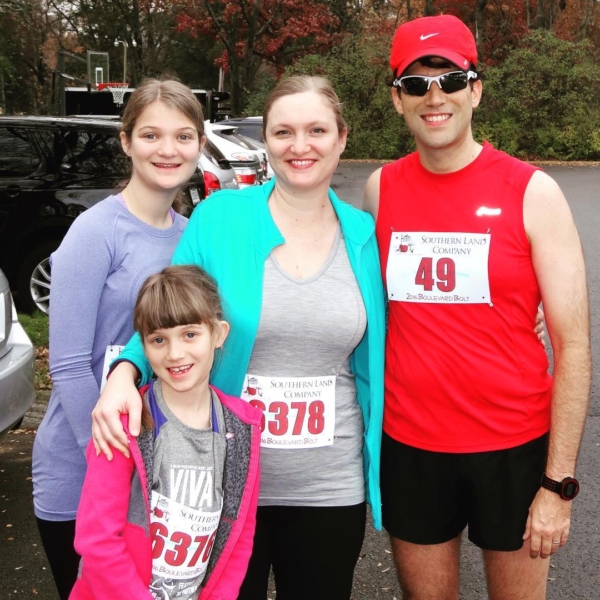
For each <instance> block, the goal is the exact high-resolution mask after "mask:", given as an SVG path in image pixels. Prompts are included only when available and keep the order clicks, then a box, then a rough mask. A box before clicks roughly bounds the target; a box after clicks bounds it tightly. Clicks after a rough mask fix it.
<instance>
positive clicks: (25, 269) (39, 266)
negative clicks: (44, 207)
mask: <svg viewBox="0 0 600 600" xmlns="http://www.w3.org/2000/svg"><path fill="white" fill-rule="evenodd" d="M60 242H61V240H50V241H47V242H44V243H42V244H40V245H39V246H37V247H36V248H34V249H33V250H32V251H31V252H30V253H29V254H28V255H27V256H25V258H24V259H23V261H22V262H21V266H20V267H19V275H18V279H17V292H18V305H19V308H20V309H21V310H22V311H23V312H26V313H29V314H31V313H34V312H35V311H37V310H40V311H42V312H44V313H46V314H48V311H49V309H50V279H51V272H50V255H51V254H52V253H53V252H54V251H55V250H56V249H57V248H58V247H59V246H60Z"/></svg>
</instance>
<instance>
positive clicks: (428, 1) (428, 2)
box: [425, 0, 435, 17]
mask: <svg viewBox="0 0 600 600" xmlns="http://www.w3.org/2000/svg"><path fill="white" fill-rule="evenodd" d="M434 14H435V8H434V6H433V0H425V16H426V17H432V16H433V15H434Z"/></svg>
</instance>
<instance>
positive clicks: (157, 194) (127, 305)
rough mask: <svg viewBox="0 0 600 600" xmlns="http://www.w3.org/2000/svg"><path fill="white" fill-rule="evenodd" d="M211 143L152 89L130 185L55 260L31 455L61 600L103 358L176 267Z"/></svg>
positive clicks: (138, 100) (134, 145) (175, 96)
mask: <svg viewBox="0 0 600 600" xmlns="http://www.w3.org/2000/svg"><path fill="white" fill-rule="evenodd" d="M204 142H205V138H204V117H203V114H202V107H201V106H200V104H199V102H198V101H197V99H196V98H195V97H194V95H193V94H192V93H191V91H190V90H189V89H188V88H187V87H185V86H184V85H182V84H180V83H178V82H175V81H157V80H148V81H146V82H144V83H143V84H142V85H141V86H140V87H138V88H137V90H136V91H135V92H134V93H133V94H132V96H131V98H130V100H129V102H128V104H127V107H126V108H125V112H124V114H123V128H122V132H121V143H122V146H123V150H124V152H125V153H126V155H127V156H128V157H129V158H130V160H131V167H132V168H131V178H130V180H129V182H128V183H127V185H126V186H125V188H124V189H123V191H122V192H121V193H119V194H116V195H114V196H110V197H109V198H107V199H106V200H104V201H102V202H100V203H99V204H97V205H96V206H94V207H92V208H91V209H89V210H88V211H86V212H85V213H83V214H82V215H81V216H80V217H78V218H77V219H76V221H75V222H74V223H73V226H72V227H71V229H70V230H69V232H68V234H67V236H66V237H65V239H64V240H63V242H62V244H61V246H60V248H59V249H58V250H57V251H56V252H55V253H54V254H53V255H52V294H51V309H50V372H51V375H52V379H53V381H54V388H53V390H52V396H51V398H50V404H49V407H48V411H47V413H46V416H45V417H44V420H43V421H42V424H41V425H40V428H39V430H38V433H37V436H36V439H35V444H34V449H33V488H34V491H33V497H34V507H35V515H36V518H37V523H38V527H39V531H40V535H41V538H42V542H43V545H44V550H45V552H46V554H47V556H48V560H49V562H50V566H51V568H52V573H53V575H54V578H55V581H56V585H57V588H58V592H59V595H60V598H61V599H64V598H68V596H69V593H70V591H71V588H72V586H73V584H74V583H75V580H76V577H77V569H78V565H79V556H78V555H77V554H76V552H75V550H74V548H73V540H74V535H75V517H76V513H77V507H78V504H79V499H80V495H81V488H82V485H83V479H84V476H85V471H86V459H85V450H86V447H87V445H88V442H89V440H90V437H91V416H90V415H91V412H92V409H93V407H94V405H95V403H96V401H97V399H98V396H99V395H100V385H101V379H102V372H103V366H104V363H105V356H106V355H107V354H109V355H110V354H111V353H112V354H113V355H115V354H118V351H119V347H120V346H121V345H124V344H125V343H126V342H127V340H128V339H129V338H130V337H131V335H132V334H133V321H132V313H133V307H134V304H135V300H136V297H137V294H138V290H139V288H140V287H141V285H142V283H143V282H144V280H145V279H146V278H147V277H148V276H149V275H151V274H153V273H155V272H157V271H160V270H161V269H162V268H163V267H165V266H166V265H168V264H169V262H170V260H171V256H172V254H173V251H174V249H175V247H176V245H177V243H178V242H179V239H180V237H181V234H182V232H183V230H184V228H185V226H186V223H187V219H185V218H184V217H182V216H181V215H179V214H177V213H176V212H175V210H174V208H177V206H176V205H178V203H179V201H178V199H177V196H178V195H179V194H180V193H181V192H180V188H181V186H182V185H183V184H184V183H185V182H186V181H187V180H188V179H189V178H190V177H191V176H192V174H193V173H194V171H195V169H196V165H197V162H198V158H199V155H200V152H201V150H202V146H203V145H204ZM179 204H180V203H179Z"/></svg>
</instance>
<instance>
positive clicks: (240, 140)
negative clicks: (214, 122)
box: [214, 129, 256, 151]
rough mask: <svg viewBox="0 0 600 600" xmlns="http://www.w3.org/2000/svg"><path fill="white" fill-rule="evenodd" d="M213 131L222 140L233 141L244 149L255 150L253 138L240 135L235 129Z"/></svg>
mask: <svg viewBox="0 0 600 600" xmlns="http://www.w3.org/2000/svg"><path fill="white" fill-rule="evenodd" d="M214 133H216V134H217V135H218V136H219V137H222V138H223V139H224V140H227V141H229V142H233V143H234V144H237V145H238V146H241V147H242V148H245V149H246V150H254V151H255V150H256V146H255V145H254V144H253V143H252V141H253V140H250V139H248V138H246V137H244V136H243V135H240V134H239V133H238V132H237V130H235V129H214Z"/></svg>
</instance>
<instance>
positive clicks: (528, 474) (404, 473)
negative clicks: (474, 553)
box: [381, 432, 548, 551]
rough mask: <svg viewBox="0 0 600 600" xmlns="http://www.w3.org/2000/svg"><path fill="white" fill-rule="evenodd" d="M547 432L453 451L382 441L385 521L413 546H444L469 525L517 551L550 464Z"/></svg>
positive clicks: (485, 543) (488, 540) (474, 537)
mask: <svg viewBox="0 0 600 600" xmlns="http://www.w3.org/2000/svg"><path fill="white" fill-rule="evenodd" d="M547 452H548V434H546V435H543V436H542V437H539V438H537V439H535V440H532V441H531V442H527V443H526V444H523V445H522V446H517V447H516V448H509V449H507V450H496V451H492V452H473V453H468V454H451V453H445V452H430V451H428V450H421V449H419V448H414V447H412V446H407V445H406V444H402V443H401V442H397V441H396V440H394V439H393V438H391V437H390V436H389V435H387V434H386V433H385V432H384V433H383V439H382V444H381V500H382V509H383V526H384V527H385V529H386V530H387V532H388V533H389V534H390V535H392V536H393V537H395V538H398V539H400V540H404V541H406V542H412V543H413V544H441V543H443V542H447V541H449V540H452V539H454V538H455V537H456V536H457V535H458V534H459V533H460V532H461V531H462V530H463V529H464V528H465V527H466V526H467V525H468V526H469V539H470V540H471V541H472V542H473V543H474V544H476V545H477V546H479V547H480V548H483V549H484V550H503V551H512V550H519V549H520V548H521V547H522V546H523V534H524V533H525V524H526V523H527V516H528V511H529V507H530V506H531V503H532V502H533V499H534V497H535V495H536V493H537V491H538V490H539V489H540V482H541V479H542V474H543V473H544V470H545V466H546V455H547Z"/></svg>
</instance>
